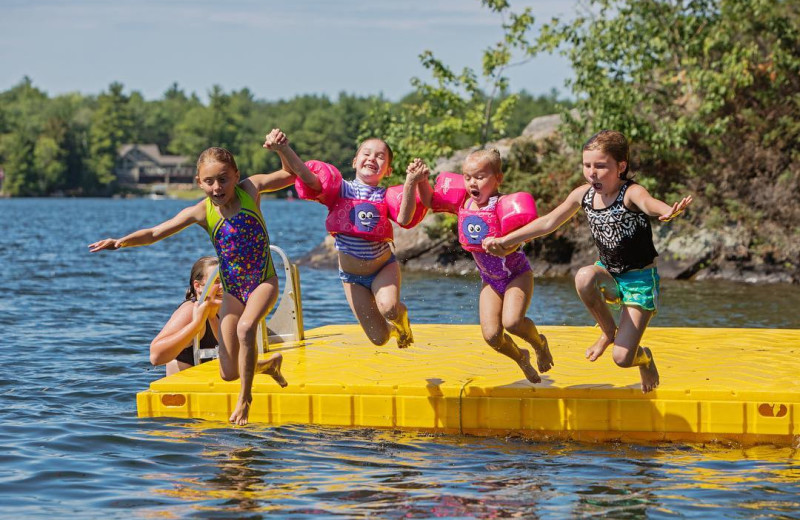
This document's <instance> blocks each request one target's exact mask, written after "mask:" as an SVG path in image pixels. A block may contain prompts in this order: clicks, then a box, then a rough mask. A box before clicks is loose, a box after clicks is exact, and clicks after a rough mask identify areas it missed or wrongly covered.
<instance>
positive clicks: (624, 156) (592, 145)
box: [583, 130, 630, 180]
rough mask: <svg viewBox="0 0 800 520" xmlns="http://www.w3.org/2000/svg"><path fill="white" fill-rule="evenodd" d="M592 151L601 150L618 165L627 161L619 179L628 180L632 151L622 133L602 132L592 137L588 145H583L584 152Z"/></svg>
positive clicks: (613, 131) (614, 131) (587, 142)
mask: <svg viewBox="0 0 800 520" xmlns="http://www.w3.org/2000/svg"><path fill="white" fill-rule="evenodd" d="M592 150H599V151H601V152H603V153H607V154H608V155H610V156H611V157H613V158H614V160H615V161H617V162H618V163H619V162H622V161H625V171H624V172H622V173H620V175H619V178H620V179H622V180H628V169H629V165H630V161H629V159H628V157H629V156H630V149H629V147H628V140H627V139H626V138H625V136H624V135H623V134H622V132H617V131H616V130H600V131H599V132H597V133H596V134H594V135H593V136H592V137H590V138H589V140H588V141H586V144H584V145H583V151H584V152H589V151H592Z"/></svg>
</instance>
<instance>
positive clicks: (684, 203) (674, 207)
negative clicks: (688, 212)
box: [658, 195, 692, 222]
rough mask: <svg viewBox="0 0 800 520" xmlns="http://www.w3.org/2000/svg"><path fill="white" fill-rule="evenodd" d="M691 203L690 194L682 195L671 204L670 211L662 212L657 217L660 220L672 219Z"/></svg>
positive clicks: (667, 220)
mask: <svg viewBox="0 0 800 520" xmlns="http://www.w3.org/2000/svg"><path fill="white" fill-rule="evenodd" d="M691 203H692V196H691V195H689V196H688V197H684V198H683V199H682V200H681V201H680V202H676V203H675V204H673V205H672V208H670V211H669V212H668V213H664V214H663V215H661V216H660V217H658V220H660V221H662V222H669V221H670V220H672V219H674V218H675V217H677V216H678V215H680V214H681V213H683V211H684V210H685V209H686V206H688V205H689V204H691Z"/></svg>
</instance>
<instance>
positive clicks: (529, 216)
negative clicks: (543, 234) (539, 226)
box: [497, 191, 539, 236]
mask: <svg viewBox="0 0 800 520" xmlns="http://www.w3.org/2000/svg"><path fill="white" fill-rule="evenodd" d="M497 216H498V217H499V219H500V234H501V235H503V236H505V235H507V234H508V233H511V232H512V231H514V230H515V229H519V228H521V227H522V226H524V225H525V224H527V223H528V222H531V221H532V220H536V218H538V217H539V214H538V213H537V212H536V201H535V200H534V199H533V195H531V194H530V193H527V192H524V191H520V192H517V193H510V194H508V195H503V196H502V197H500V200H499V201H497Z"/></svg>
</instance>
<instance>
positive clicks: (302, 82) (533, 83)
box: [0, 0, 579, 100]
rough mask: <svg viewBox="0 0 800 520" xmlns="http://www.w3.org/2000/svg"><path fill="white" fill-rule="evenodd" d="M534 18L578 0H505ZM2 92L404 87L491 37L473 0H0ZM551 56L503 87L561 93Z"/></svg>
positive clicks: (291, 92)
mask: <svg viewBox="0 0 800 520" xmlns="http://www.w3.org/2000/svg"><path fill="white" fill-rule="evenodd" d="M510 1H511V6H512V9H514V10H517V11H521V10H522V8H524V7H532V8H533V11H534V15H535V17H536V20H537V23H538V22H541V21H545V20H549V19H550V17H552V16H563V17H567V18H571V17H572V16H573V11H574V9H575V6H576V4H577V3H578V2H579V0H568V1H567V0H564V1H560V0H510ZM0 6H1V7H0V8H1V9H2V11H0V12H2V16H1V17H0V90H7V89H8V88H10V87H12V86H13V85H15V84H17V83H18V82H19V81H20V80H21V79H22V77H23V76H26V75H27V76H29V77H30V78H31V79H32V80H33V83H34V85H35V86H37V87H38V88H40V89H42V90H44V91H46V92H47V93H48V94H49V95H51V96H55V95H59V94H63V93H67V92H76V91H77V92H80V93H83V94H97V93H100V92H101V91H103V90H106V89H107V88H108V85H109V84H110V83H111V82H112V81H119V82H121V83H122V84H123V85H124V86H125V89H126V91H127V92H130V91H132V90H138V91H139V92H141V93H142V94H143V95H144V96H145V98H147V99H156V98H160V97H161V96H162V94H163V93H164V91H165V90H167V88H169V86H170V85H172V83H173V82H177V83H178V85H179V86H180V87H181V88H182V89H184V90H185V91H186V92H187V93H189V92H196V93H197V94H198V95H200V96H201V97H202V98H205V94H206V92H207V91H208V90H209V89H210V88H211V87H212V86H213V85H220V86H222V88H223V89H225V90H226V91H230V90H233V89H237V90H238V89H240V88H244V87H247V88H249V89H250V90H251V91H252V92H253V93H254V95H255V97H256V98H259V99H265V100H277V99H289V98H292V97H294V96H296V95H299V94H326V95H329V96H336V95H338V93H339V92H347V93H350V94H358V95H371V94H383V95H384V96H386V97H387V98H389V99H393V100H396V99H398V98H399V97H400V96H402V95H403V94H406V93H408V92H410V91H411V85H410V83H409V80H410V78H411V77H412V76H418V77H421V78H423V79H428V75H427V72H426V71H425V69H423V67H422V66H421V65H420V62H419V59H418V56H419V54H420V53H421V52H422V51H424V50H426V49H429V50H432V51H433V52H434V54H435V55H436V56H437V57H438V58H440V59H441V60H443V61H444V62H445V63H446V64H448V65H449V66H451V67H452V68H454V69H455V70H460V69H461V68H463V67H465V66H468V67H472V68H473V69H475V70H476V71H479V70H480V59H481V53H482V51H483V50H484V49H485V48H486V47H488V46H490V45H491V44H493V43H494V42H496V41H497V40H499V38H500V37H501V34H502V32H501V29H500V23H501V22H500V18H499V17H498V16H496V15H494V14H493V13H491V12H490V11H489V10H488V9H486V8H484V7H482V6H481V3H480V1H479V0H399V1H398V0H395V1H389V0H373V1H367V0H284V1H282V2H277V1H274V0H261V1H257V0H215V1H209V0H0ZM569 75H570V70H569V65H568V63H567V62H566V60H565V59H564V58H562V57H560V56H541V57H537V58H536V59H534V60H532V61H530V62H528V63H526V64H524V65H521V66H519V67H515V68H513V69H510V71H509V73H508V76H509V77H510V79H511V87H512V90H522V89H525V90H527V91H528V92H531V93H533V94H542V93H547V92H549V91H550V90H551V89H552V88H556V89H558V90H559V91H560V92H561V93H562V94H566V93H567V92H566V89H565V87H564V80H565V79H566V78H567V77H569Z"/></svg>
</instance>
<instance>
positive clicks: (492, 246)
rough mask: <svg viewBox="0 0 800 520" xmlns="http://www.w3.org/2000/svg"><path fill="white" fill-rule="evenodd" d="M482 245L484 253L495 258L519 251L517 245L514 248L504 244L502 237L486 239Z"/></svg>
mask: <svg viewBox="0 0 800 520" xmlns="http://www.w3.org/2000/svg"><path fill="white" fill-rule="evenodd" d="M481 245H483V250H484V251H486V252H487V253H490V254H492V255H494V256H508V255H510V254H511V253H513V252H514V251H516V249H517V244H514V245H513V246H509V245H506V244H504V243H503V238H502V237H486V238H484V239H483V242H482V244H481Z"/></svg>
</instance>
